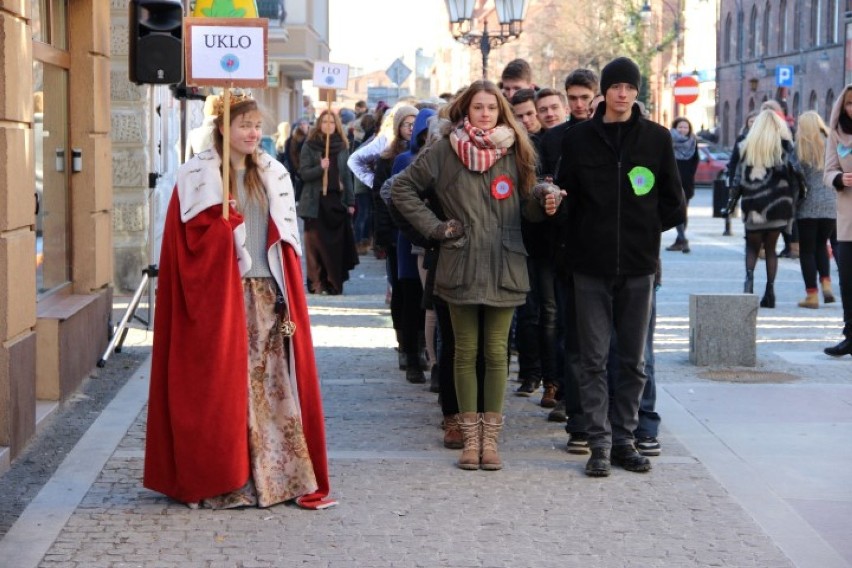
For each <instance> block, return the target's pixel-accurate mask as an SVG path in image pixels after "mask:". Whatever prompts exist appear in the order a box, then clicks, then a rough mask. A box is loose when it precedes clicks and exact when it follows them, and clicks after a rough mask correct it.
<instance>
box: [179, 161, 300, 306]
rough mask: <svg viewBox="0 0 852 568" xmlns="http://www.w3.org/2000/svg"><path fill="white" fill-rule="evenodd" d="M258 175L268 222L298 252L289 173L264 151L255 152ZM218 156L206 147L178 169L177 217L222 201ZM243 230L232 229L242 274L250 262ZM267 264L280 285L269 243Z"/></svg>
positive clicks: (189, 215) (277, 262)
mask: <svg viewBox="0 0 852 568" xmlns="http://www.w3.org/2000/svg"><path fill="white" fill-rule="evenodd" d="M258 162H259V163H260V179H261V182H262V183H263V187H264V188H265V189H266V196H267V199H268V201H269V217H270V222H272V223H274V224H275V228H276V229H277V230H278V234H279V235H280V237H281V240H282V241H284V242H286V243H287V244H289V245H290V246H292V247H293V250H295V251H296V254H297V255H298V256H301V255H302V242H301V239H300V238H299V224H298V220H297V216H296V199H295V192H294V191H293V182H292V181H291V179H290V174H289V173H288V172H287V169H286V168H285V167H284V166H283V165H281V163H280V162H279V161H278V160H276V159H275V158H273V157H272V156H270V155H269V154H266V153H261V154H260V155H259V156H258ZM221 163H222V160H221V159H220V158H219V155H218V154H217V153H216V152H215V150H206V151H204V152H201V153H200V154H197V155H196V156H194V157H193V158H192V159H191V160H189V161H188V162H186V163H185V164H184V165H182V166H181V167H180V169H179V170H178V176H177V177H178V180H177V187H178V199H179V200H180V207H181V211H180V218H181V221H183V222H184V223H186V222H187V221H189V220H190V219H192V218H193V217H195V216H196V215H198V214H199V213H200V212H202V211H204V210H205V209H207V208H209V207H213V206H215V205H220V206H221V204H222V177H221V175H220V173H219V167H220V165H221ZM245 241H246V230H245V226H243V225H240V226H238V227H237V228H236V229H234V246H235V250H236V254H237V262H238V264H239V267H240V274H245V273H246V272H247V271H248V270H249V269H250V268H251V265H252V260H251V256H250V255H249V253H248V251H247V250H246V248H245ZM268 260H269V266H270V268H271V269H272V274H273V276H274V278H275V280H276V281H277V282H278V285H279V286H282V289H283V283H284V278H283V276H284V275H283V273H282V271H281V253H280V251H278V250H276V247H272V248H270V249H269V251H268Z"/></svg>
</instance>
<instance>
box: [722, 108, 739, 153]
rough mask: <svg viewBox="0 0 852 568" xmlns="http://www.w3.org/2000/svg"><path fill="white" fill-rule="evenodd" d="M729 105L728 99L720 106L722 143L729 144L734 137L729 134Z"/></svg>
mask: <svg viewBox="0 0 852 568" xmlns="http://www.w3.org/2000/svg"><path fill="white" fill-rule="evenodd" d="M730 126H731V105H730V103H728V101H725V106H724V107H722V145H723V146H730V145H731V144H733V142H734V140H735V139H736V137H735V136H731V129H730Z"/></svg>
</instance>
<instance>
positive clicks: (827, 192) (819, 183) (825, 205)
mask: <svg viewBox="0 0 852 568" xmlns="http://www.w3.org/2000/svg"><path fill="white" fill-rule="evenodd" d="M802 169H804V171H805V183H807V185H808V194H807V196H806V197H805V199H804V200H803V201H802V202H801V203H799V206H798V209H797V210H796V218H797V219H836V218H837V191H836V190H835V189H834V188H833V187H828V186H827V185H825V183H823V179H822V178H823V171H822V168H814V167H811V166H809V165H807V164H802Z"/></svg>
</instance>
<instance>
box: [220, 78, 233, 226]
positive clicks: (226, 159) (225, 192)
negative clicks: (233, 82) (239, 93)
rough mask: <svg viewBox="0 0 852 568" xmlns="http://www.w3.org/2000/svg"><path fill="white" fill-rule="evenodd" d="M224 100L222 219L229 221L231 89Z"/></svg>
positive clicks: (226, 92)
mask: <svg viewBox="0 0 852 568" xmlns="http://www.w3.org/2000/svg"><path fill="white" fill-rule="evenodd" d="M222 100H223V102H224V103H225V108H224V109H223V110H224V112H223V114H222V126H223V132H222V138H223V140H222V217H224V218H225V220H226V221H227V220H228V217H229V210H228V202H229V201H230V197H231V195H230V187H228V186H230V185H231V87H230V86H227V87H225V92H224V93H223V94H222Z"/></svg>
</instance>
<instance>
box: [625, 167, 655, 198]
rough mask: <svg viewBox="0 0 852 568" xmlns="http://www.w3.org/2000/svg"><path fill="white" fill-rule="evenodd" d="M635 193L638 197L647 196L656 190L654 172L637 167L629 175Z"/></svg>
mask: <svg viewBox="0 0 852 568" xmlns="http://www.w3.org/2000/svg"><path fill="white" fill-rule="evenodd" d="M627 177H628V178H630V185H632V186H633V193H635V194H636V195H647V194H648V193H649V192H650V191H651V190H652V189H654V172H652V171H651V170H649V169H648V168H646V167H643V166H636V167H635V168H633V169H632V170H630V172H629V173H628V174H627Z"/></svg>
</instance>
